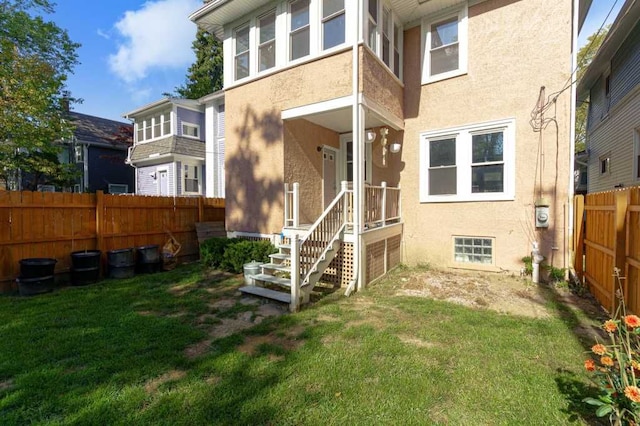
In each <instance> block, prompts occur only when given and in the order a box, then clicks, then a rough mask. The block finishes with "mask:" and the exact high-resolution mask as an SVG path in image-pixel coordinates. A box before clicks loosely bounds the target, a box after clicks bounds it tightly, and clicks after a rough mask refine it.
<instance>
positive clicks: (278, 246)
mask: <svg viewBox="0 0 640 426" xmlns="http://www.w3.org/2000/svg"><path fill="white" fill-rule="evenodd" d="M276 248H279V249H285V250H291V244H278V245H277V247H276Z"/></svg>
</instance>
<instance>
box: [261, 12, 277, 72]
mask: <svg viewBox="0 0 640 426" xmlns="http://www.w3.org/2000/svg"><path fill="white" fill-rule="evenodd" d="M258 40H259V43H258V71H259V72H260V71H265V70H268V69H270V68H273V67H275V66H276V11H275V10H272V11H271V12H269V13H267V14H265V15H263V16H261V17H260V18H258Z"/></svg>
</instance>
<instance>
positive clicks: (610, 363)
mask: <svg viewBox="0 0 640 426" xmlns="http://www.w3.org/2000/svg"><path fill="white" fill-rule="evenodd" d="M600 363H602V365H604V366H607V367H613V359H611V357H609V356H603V357H602V358H600Z"/></svg>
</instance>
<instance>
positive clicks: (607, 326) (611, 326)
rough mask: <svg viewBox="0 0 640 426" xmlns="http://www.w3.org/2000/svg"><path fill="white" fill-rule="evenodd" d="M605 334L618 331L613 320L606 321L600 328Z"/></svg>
mask: <svg viewBox="0 0 640 426" xmlns="http://www.w3.org/2000/svg"><path fill="white" fill-rule="evenodd" d="M602 328H604V331H606V332H607V333H613V332H615V331H616V330H617V329H618V324H616V322H615V321H614V320H606V321H605V322H604V325H603V326H602Z"/></svg>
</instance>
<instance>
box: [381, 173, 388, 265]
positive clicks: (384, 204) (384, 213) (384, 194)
mask: <svg viewBox="0 0 640 426" xmlns="http://www.w3.org/2000/svg"><path fill="white" fill-rule="evenodd" d="M386 225H387V182H382V226H386ZM385 272H386V270H385Z"/></svg>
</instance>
